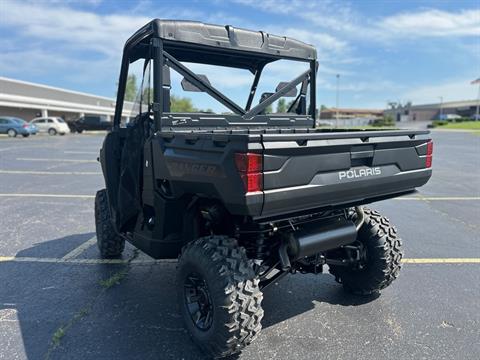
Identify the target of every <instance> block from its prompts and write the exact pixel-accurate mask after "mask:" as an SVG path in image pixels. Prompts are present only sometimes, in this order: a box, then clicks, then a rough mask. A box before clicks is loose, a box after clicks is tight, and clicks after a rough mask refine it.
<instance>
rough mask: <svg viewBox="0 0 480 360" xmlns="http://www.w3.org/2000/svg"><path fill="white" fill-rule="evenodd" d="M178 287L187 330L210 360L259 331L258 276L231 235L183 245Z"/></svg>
mask: <svg viewBox="0 0 480 360" xmlns="http://www.w3.org/2000/svg"><path fill="white" fill-rule="evenodd" d="M177 288H178V299H179V304H180V312H181V314H182V317H183V319H184V322H185V326H186V328H187V330H188V332H189V333H190V335H191V337H192V339H193V340H194V342H195V343H196V344H197V345H198V346H199V347H200V348H201V349H202V350H203V351H204V352H205V353H207V354H208V355H210V356H212V357H214V358H221V357H225V356H230V355H232V354H235V353H238V352H239V351H241V350H242V349H243V348H244V347H245V346H246V345H248V344H250V343H251V342H252V341H253V340H254V339H255V338H256V337H257V335H258V334H259V332H260V330H261V329H262V325H261V320H262V318H263V309H262V306H261V303H262V299H263V294H262V292H261V291H260V288H259V280H258V278H257V277H256V275H255V272H254V270H253V263H252V261H251V260H249V259H248V258H247V255H246V251H245V249H244V248H243V247H240V246H239V245H238V243H237V241H236V240H235V239H232V238H229V237H227V236H208V237H203V238H200V239H198V240H196V241H194V242H191V243H189V244H187V245H185V247H184V248H183V249H182V254H181V256H180V258H179V262H178V275H177Z"/></svg>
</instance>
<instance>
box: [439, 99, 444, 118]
mask: <svg viewBox="0 0 480 360" xmlns="http://www.w3.org/2000/svg"><path fill="white" fill-rule="evenodd" d="M438 98H439V99H440V120H443V96H439V97H438Z"/></svg>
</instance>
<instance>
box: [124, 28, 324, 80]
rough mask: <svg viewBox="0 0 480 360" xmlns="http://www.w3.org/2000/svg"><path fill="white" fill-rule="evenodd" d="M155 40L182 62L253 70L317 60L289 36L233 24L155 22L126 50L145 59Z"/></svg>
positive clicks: (313, 52) (306, 46)
mask: <svg viewBox="0 0 480 360" xmlns="http://www.w3.org/2000/svg"><path fill="white" fill-rule="evenodd" d="M151 37H159V38H161V39H162V40H163V43H164V50H165V51H167V52H169V53H170V54H171V55H173V56H174V57H175V58H177V59H178V60H179V61H186V62H197V63H208V64H216V65H226V66H233V67H240V68H247V69H250V70H254V69H255V68H257V67H258V66H261V65H264V64H266V63H268V62H272V61H275V60H278V59H292V60H300V61H311V60H315V59H316V57H317V52H316V50H315V48H314V47H313V46H312V45H309V44H305V43H304V42H301V41H298V40H295V39H292V38H288V37H285V36H277V35H272V34H268V33H266V32H263V31H251V30H245V29H241V28H235V27H233V26H230V25H226V26H221V25H212V24H205V23H202V22H197V21H184V20H160V19H155V20H152V21H151V22H149V23H148V24H146V25H145V26H143V27H142V28H141V29H140V30H138V31H137V32H136V33H135V34H134V35H133V36H132V37H130V38H129V39H128V40H127V42H126V44H125V50H128V51H132V52H133V53H134V54H135V55H134V56H133V57H131V61H134V60H135V59H137V58H139V57H144V54H142V47H145V45H147V44H148V42H149V40H150V38H151Z"/></svg>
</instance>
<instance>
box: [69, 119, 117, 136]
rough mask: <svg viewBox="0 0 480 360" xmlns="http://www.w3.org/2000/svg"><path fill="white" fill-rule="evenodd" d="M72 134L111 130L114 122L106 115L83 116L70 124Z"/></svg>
mask: <svg viewBox="0 0 480 360" xmlns="http://www.w3.org/2000/svg"><path fill="white" fill-rule="evenodd" d="M68 126H69V127H70V131H71V132H78V133H79V134H81V133H82V132H83V131H85V130H86V131H94V130H97V131H98V130H111V129H112V122H111V121H110V120H109V119H108V117H107V116H105V115H85V116H81V117H79V118H78V119H76V120H75V121H72V122H69V123H68Z"/></svg>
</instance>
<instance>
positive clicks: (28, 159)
mask: <svg viewBox="0 0 480 360" xmlns="http://www.w3.org/2000/svg"><path fill="white" fill-rule="evenodd" d="M16 160H19V161H48V162H71V163H98V161H97V160H91V159H90V160H83V159H82V160H81V159H46V158H16Z"/></svg>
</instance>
